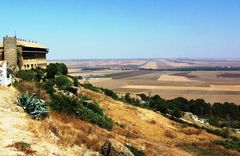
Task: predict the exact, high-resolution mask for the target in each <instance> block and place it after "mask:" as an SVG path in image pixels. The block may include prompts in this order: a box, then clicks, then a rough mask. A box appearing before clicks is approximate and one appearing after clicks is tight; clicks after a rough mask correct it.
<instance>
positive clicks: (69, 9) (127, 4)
mask: <svg viewBox="0 0 240 156" xmlns="http://www.w3.org/2000/svg"><path fill="white" fill-rule="evenodd" d="M0 19H1V22H0V36H1V37H2V36H4V35H6V34H8V35H12V36H13V35H14V31H15V30H16V31H17V37H19V38H25V39H27V40H37V41H38V42H40V43H42V44H44V45H46V46H48V47H49V48H50V53H49V55H48V58H49V59H91V58H94V59H95V58H164V57H165V58H166V57H167V58H176V57H178V58H179V57H188V58H199V57H201V58H227V57H228V58H229V57H231V58H240V0H5V1H1V2H0Z"/></svg>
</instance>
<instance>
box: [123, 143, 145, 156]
mask: <svg viewBox="0 0 240 156" xmlns="http://www.w3.org/2000/svg"><path fill="white" fill-rule="evenodd" d="M126 147H127V148H128V149H129V150H130V151H131V152H132V153H133V155H134V156H146V155H145V153H144V152H143V151H140V150H139V149H137V148H135V147H133V146H130V145H126Z"/></svg>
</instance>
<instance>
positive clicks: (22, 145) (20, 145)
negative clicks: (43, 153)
mask: <svg viewBox="0 0 240 156" xmlns="http://www.w3.org/2000/svg"><path fill="white" fill-rule="evenodd" d="M7 147H14V148H15V149H16V150H17V151H20V152H23V153H24V154H26V155H34V154H35V153H36V152H37V151H35V150H32V149H31V145H30V144H28V143H26V142H22V141H21V142H15V143H13V144H11V145H9V146H7Z"/></svg>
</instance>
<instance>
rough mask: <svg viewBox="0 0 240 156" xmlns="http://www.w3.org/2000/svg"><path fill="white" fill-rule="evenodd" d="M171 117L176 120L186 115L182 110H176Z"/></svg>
mask: <svg viewBox="0 0 240 156" xmlns="http://www.w3.org/2000/svg"><path fill="white" fill-rule="evenodd" d="M171 115H172V116H174V117H176V118H181V117H182V116H183V115H184V113H183V112H182V111H181V110H180V109H178V108H176V109H175V110H173V111H172V113H171Z"/></svg>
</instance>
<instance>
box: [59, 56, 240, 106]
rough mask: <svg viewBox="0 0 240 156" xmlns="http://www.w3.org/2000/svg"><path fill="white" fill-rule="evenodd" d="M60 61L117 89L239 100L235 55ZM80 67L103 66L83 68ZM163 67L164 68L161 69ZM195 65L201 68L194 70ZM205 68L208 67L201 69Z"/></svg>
mask: <svg viewBox="0 0 240 156" xmlns="http://www.w3.org/2000/svg"><path fill="white" fill-rule="evenodd" d="M62 62H64V63H66V64H67V65H68V68H69V72H70V74H71V75H74V76H78V75H81V76H85V77H89V76H90V77H96V78H93V79H89V80H88V81H89V82H90V83H93V84H94V85H96V86H100V87H104V88H109V89H112V90H115V91H117V92H120V93H126V92H132V93H146V94H149V93H150V94H151V95H154V94H158V95H160V96H162V97H164V98H167V99H172V98H176V97H179V96H182V97H185V98H188V99H197V98H203V99H204V100H206V101H207V102H210V103H214V102H224V101H228V102H234V103H236V104H240V96H239V95H240V87H239V86H240V70H238V68H239V66H240V60H237V59H235V60H196V59H127V60H121V59H116V60H84V61H81V60H80V61H77V60H75V61H62ZM81 68H84V69H88V68H90V69H91V68H92V69H94V68H101V69H102V70H96V71H94V70H89V71H86V70H84V71H83V70H81ZM140 69H141V70H140ZM162 69H166V71H161V70H162ZM179 69H180V70H179ZM182 69H187V70H182ZM188 69H190V70H188ZM191 69H194V70H191ZM198 69H201V71H197V70H198ZM204 69H206V70H207V71H202V70H204ZM167 70H171V71H167ZM178 70H179V71H178ZM214 70H219V71H214ZM224 70H225V71H224Z"/></svg>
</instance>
